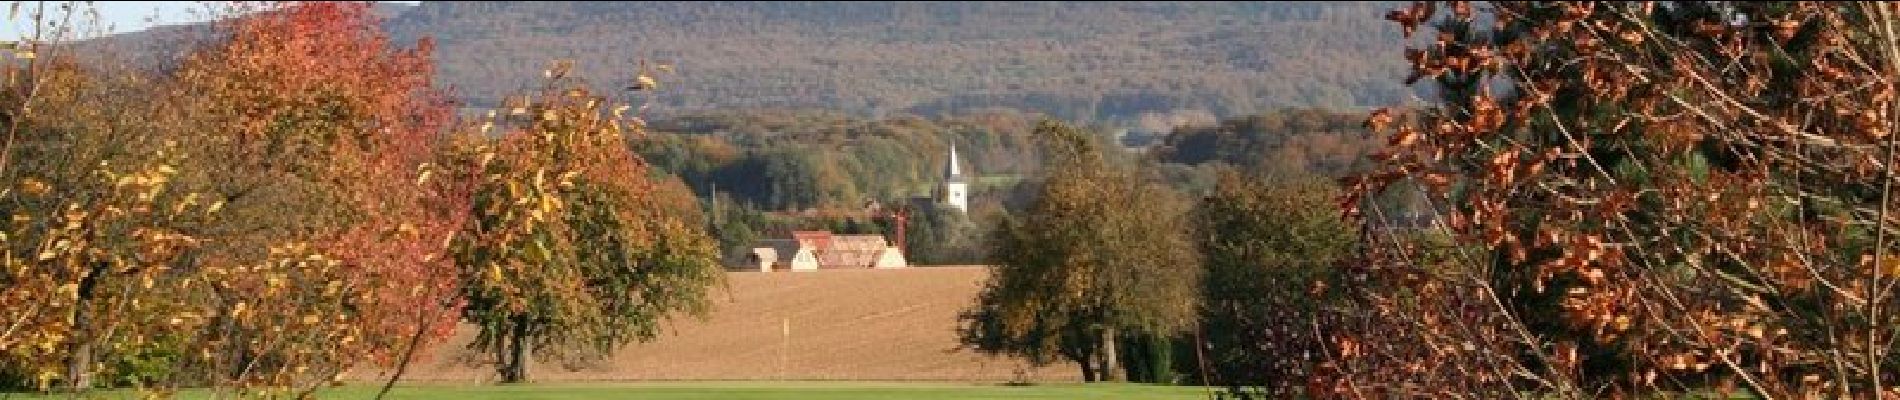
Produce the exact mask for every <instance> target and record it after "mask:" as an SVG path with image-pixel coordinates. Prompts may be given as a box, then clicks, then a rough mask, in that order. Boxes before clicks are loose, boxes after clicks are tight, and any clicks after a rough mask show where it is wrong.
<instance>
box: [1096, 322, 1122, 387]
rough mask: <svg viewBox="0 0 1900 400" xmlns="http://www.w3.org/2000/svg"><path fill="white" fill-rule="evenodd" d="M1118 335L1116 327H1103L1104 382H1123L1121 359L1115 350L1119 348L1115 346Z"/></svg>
mask: <svg viewBox="0 0 1900 400" xmlns="http://www.w3.org/2000/svg"><path fill="white" fill-rule="evenodd" d="M1117 335H1119V332H1116V329H1115V327H1112V326H1111V327H1107V328H1102V366H1101V368H1100V369H1101V370H1102V371H1101V375H1102V381H1103V382H1121V381H1123V380H1124V379H1122V364H1121V360H1120V359H1118V358H1116V356H1115V352H1116V351H1117V350H1118V349H1116V348H1115V347H1116V346H1117V344H1116V343H1115V341H1116V339H1117V337H1116V336H1117Z"/></svg>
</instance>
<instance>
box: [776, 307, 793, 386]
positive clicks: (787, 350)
mask: <svg viewBox="0 0 1900 400" xmlns="http://www.w3.org/2000/svg"><path fill="white" fill-rule="evenodd" d="M781 321H782V322H781V323H780V326H782V327H783V329H781V330H780V331H781V332H784V334H783V335H782V336H781V340H780V344H779V348H778V379H779V380H786V378H785V366H786V364H787V363H789V362H790V359H791V351H792V318H791V317H785V318H784V319H783V320H781Z"/></svg>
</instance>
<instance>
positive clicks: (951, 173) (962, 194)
mask: <svg viewBox="0 0 1900 400" xmlns="http://www.w3.org/2000/svg"><path fill="white" fill-rule="evenodd" d="M939 193H942V195H943V197H942V198H941V199H939V200H940V201H942V202H943V204H944V205H946V206H949V207H951V208H955V209H957V211H963V212H969V211H970V198H969V196H970V184H969V182H966V181H964V179H963V169H962V168H960V167H959V166H958V163H957V145H956V144H955V143H952V144H950V161H949V162H946V163H944V168H943V191H942V192H939Z"/></svg>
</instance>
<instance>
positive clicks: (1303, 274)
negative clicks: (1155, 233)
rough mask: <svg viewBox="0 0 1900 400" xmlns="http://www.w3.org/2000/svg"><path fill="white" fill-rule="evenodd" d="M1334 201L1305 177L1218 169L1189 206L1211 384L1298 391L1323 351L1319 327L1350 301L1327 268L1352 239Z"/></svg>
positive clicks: (1277, 393)
mask: <svg viewBox="0 0 1900 400" xmlns="http://www.w3.org/2000/svg"><path fill="white" fill-rule="evenodd" d="M1337 196H1338V189H1337V188H1335V187H1334V186H1333V185H1332V184H1331V183H1330V182H1328V181H1326V180H1323V179H1319V178H1316V177H1314V176H1311V175H1301V174H1279V175H1266V174H1242V173H1238V172H1226V173H1223V174H1221V176H1220V178H1219V180H1218V182H1217V183H1216V184H1215V187H1214V191H1213V193H1212V195H1210V196H1208V197H1207V198H1206V199H1204V200H1202V201H1201V203H1200V206H1199V207H1197V208H1196V209H1195V211H1194V222H1195V234H1196V237H1197V239H1198V240H1197V243H1198V244H1199V246H1200V251H1201V254H1202V256H1203V257H1204V263H1205V265H1206V268H1207V272H1206V275H1205V276H1204V277H1203V278H1202V280H1201V287H1202V289H1201V290H1202V301H1201V314H1200V315H1201V325H1200V326H1199V329H1200V334H1201V335H1202V338H1204V340H1205V342H1206V346H1207V349H1208V350H1207V354H1206V357H1207V362H1208V364H1209V365H1208V367H1209V368H1210V369H1211V370H1210V371H1206V372H1207V373H1209V374H1211V375H1212V376H1211V377H1210V378H1209V379H1210V382H1211V383H1217V384H1222V385H1226V386H1229V387H1231V388H1233V389H1236V390H1246V391H1254V390H1258V391H1263V392H1264V394H1267V395H1270V396H1273V397H1289V396H1297V395H1298V394H1299V393H1300V392H1299V391H1300V390H1301V389H1303V388H1304V386H1305V384H1306V377H1307V376H1308V375H1309V374H1311V373H1312V368H1313V367H1315V366H1317V365H1318V364H1319V361H1320V354H1319V353H1317V352H1314V351H1313V349H1316V348H1320V347H1323V346H1324V345H1325V343H1324V342H1323V338H1322V337H1320V336H1319V333H1320V332H1319V330H1321V329H1330V327H1331V325H1332V324H1333V321H1332V320H1331V318H1330V317H1331V316H1333V315H1336V314H1337V313H1339V312H1343V311H1344V310H1342V309H1341V306H1342V305H1345V304H1348V301H1347V299H1346V298H1345V297H1344V295H1343V294H1342V293H1341V292H1340V289H1339V287H1340V286H1341V284H1342V283H1343V282H1342V281H1341V278H1342V277H1343V274H1342V273H1341V272H1342V271H1341V269H1340V268H1337V266H1336V265H1335V264H1337V263H1339V262H1341V261H1344V260H1345V259H1346V257H1347V256H1348V255H1349V254H1350V252H1351V251H1352V250H1353V246H1354V244H1355V241H1356V239H1357V238H1356V237H1354V235H1353V229H1351V228H1350V227H1349V226H1348V225H1346V223H1345V221H1343V220H1342V219H1341V218H1340V214H1339V212H1338V210H1337V209H1336V208H1335V207H1333V206H1332V205H1333V204H1334V202H1335V201H1337V200H1336V199H1337ZM1323 326H1324V327H1323Z"/></svg>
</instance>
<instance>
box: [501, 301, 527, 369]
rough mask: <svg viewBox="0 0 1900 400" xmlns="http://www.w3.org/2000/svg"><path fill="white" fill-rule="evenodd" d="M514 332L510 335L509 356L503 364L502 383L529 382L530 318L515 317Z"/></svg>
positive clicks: (524, 316) (523, 316)
mask: <svg viewBox="0 0 1900 400" xmlns="http://www.w3.org/2000/svg"><path fill="white" fill-rule="evenodd" d="M514 320H515V321H514V323H515V324H514V325H515V326H514V327H513V329H511V330H512V331H513V332H512V333H510V334H509V335H508V340H509V343H508V355H507V356H506V361H505V362H503V366H502V373H501V382H502V383H527V382H528V316H526V315H516V316H515V317H514Z"/></svg>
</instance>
